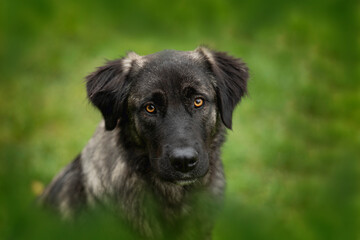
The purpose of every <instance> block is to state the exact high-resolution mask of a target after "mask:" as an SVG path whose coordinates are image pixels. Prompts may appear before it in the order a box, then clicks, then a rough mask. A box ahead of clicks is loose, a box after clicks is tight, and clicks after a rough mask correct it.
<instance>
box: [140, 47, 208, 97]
mask: <svg viewBox="0 0 360 240" xmlns="http://www.w3.org/2000/svg"><path fill="white" fill-rule="evenodd" d="M142 58H143V60H144V61H143V65H142V67H141V68H140V69H138V70H137V72H136V73H135V76H134V77H133V78H134V79H133V89H136V91H134V94H135V95H138V96H136V97H137V98H139V97H140V96H142V95H144V94H146V93H148V92H151V91H152V90H155V89H158V90H162V91H163V92H165V93H168V94H171V92H174V93H175V92H179V91H181V90H182V89H184V88H185V87H193V88H195V89H197V90H198V91H199V92H203V93H207V94H208V95H213V94H214V93H215V92H214V87H213V77H212V75H211V74H210V72H209V70H208V69H207V65H206V63H205V61H204V59H203V58H202V57H201V56H200V55H199V54H198V53H197V52H194V51H192V52H182V51H174V50H165V51H162V52H158V53H155V54H151V55H147V56H143V57H142ZM134 97H135V96H134Z"/></svg>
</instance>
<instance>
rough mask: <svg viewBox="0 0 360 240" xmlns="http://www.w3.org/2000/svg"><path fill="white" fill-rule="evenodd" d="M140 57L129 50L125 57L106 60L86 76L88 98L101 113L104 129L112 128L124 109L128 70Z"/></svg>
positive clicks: (127, 89) (127, 88)
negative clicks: (104, 63)
mask: <svg viewBox="0 0 360 240" xmlns="http://www.w3.org/2000/svg"><path fill="white" fill-rule="evenodd" d="M136 58H140V56H138V55H137V54H135V53H133V52H131V53H129V54H128V55H127V56H126V57H124V58H121V59H117V60H113V61H108V62H107V63H106V65H104V66H102V67H99V68H98V69H97V70H96V71H95V72H93V73H91V74H90V75H88V76H87V77H86V88H87V94H88V98H89V100H90V101H91V103H92V104H93V105H94V106H96V107H97V108H98V109H99V110H100V111H101V113H102V115H103V117H104V120H105V129H106V130H113V129H114V128H115V127H116V125H117V122H118V119H119V118H120V116H121V114H122V112H123V110H124V102H125V100H126V98H127V94H128V92H129V86H130V84H129V83H130V80H129V79H128V75H129V72H130V71H131V68H132V66H133V64H134V62H135V61H136Z"/></svg>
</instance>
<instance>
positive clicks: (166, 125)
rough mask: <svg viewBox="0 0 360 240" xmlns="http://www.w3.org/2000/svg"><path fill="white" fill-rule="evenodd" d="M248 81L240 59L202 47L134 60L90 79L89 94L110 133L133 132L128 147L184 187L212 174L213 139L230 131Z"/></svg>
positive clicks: (114, 63)
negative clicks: (222, 131)
mask: <svg viewBox="0 0 360 240" xmlns="http://www.w3.org/2000/svg"><path fill="white" fill-rule="evenodd" d="M247 79H248V69H247V67H246V65H245V64H244V63H243V62H241V60H240V59H236V58H233V57H231V56H229V55H227V54H226V53H224V52H216V51H212V50H209V49H207V48H203V47H201V48H197V49H196V50H194V51H190V52H181V51H172V50H165V51H162V52H159V53H155V54H151V55H147V56H138V55H137V54H135V53H129V54H128V55H127V56H126V57H124V58H122V59H118V60H115V61H110V62H108V63H107V64H106V65H105V66H103V67H100V68H98V70H97V71H96V72H94V73H92V74H90V75H89V76H88V77H87V91H88V97H89V99H90V101H91V102H92V103H93V104H94V105H95V106H96V107H97V108H98V109H99V110H100V111H101V113H102V115H103V117H104V120H105V128H106V130H108V131H111V130H113V129H114V128H116V127H117V126H119V125H120V128H122V129H123V130H126V131H129V132H131V134H127V137H128V138H129V139H128V140H127V141H128V142H131V143H132V144H134V145H137V146H140V147H142V148H143V149H145V152H146V153H147V155H148V156H147V158H148V159H149V162H150V166H151V169H152V171H153V172H154V173H155V174H156V175H157V176H158V177H159V178H161V179H163V180H166V181H171V182H175V183H179V184H186V183H190V182H192V181H194V180H196V179H198V178H200V177H203V176H204V175H205V174H206V173H207V171H208V169H209V156H208V153H209V152H211V149H210V148H211V146H212V143H213V141H214V138H215V137H216V135H217V133H218V132H219V129H220V128H221V127H222V125H225V126H226V127H227V128H231V125H232V113H233V110H234V108H235V106H236V104H237V103H238V102H239V101H240V99H241V97H242V96H244V94H246V92H247V88H246V87H247ZM124 128H126V129H124Z"/></svg>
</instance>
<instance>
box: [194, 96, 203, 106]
mask: <svg viewBox="0 0 360 240" xmlns="http://www.w3.org/2000/svg"><path fill="white" fill-rule="evenodd" d="M202 105H204V100H203V99H202V98H196V99H195V100H194V106H195V107H196V108H199V107H201V106H202Z"/></svg>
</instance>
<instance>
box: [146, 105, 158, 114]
mask: <svg viewBox="0 0 360 240" xmlns="http://www.w3.org/2000/svg"><path fill="white" fill-rule="evenodd" d="M145 109H146V111H147V112H148V113H155V110H156V108H155V106H154V105H153V104H148V105H146V107H145Z"/></svg>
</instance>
